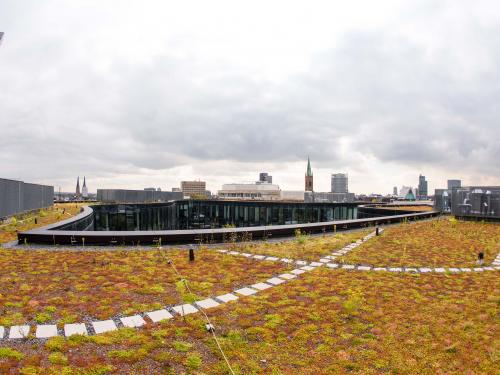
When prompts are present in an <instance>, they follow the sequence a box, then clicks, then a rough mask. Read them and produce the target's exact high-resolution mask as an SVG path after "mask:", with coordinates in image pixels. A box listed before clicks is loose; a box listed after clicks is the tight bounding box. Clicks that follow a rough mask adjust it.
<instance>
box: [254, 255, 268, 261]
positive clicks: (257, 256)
mask: <svg viewBox="0 0 500 375" xmlns="http://www.w3.org/2000/svg"><path fill="white" fill-rule="evenodd" d="M265 257H266V256H265V255H254V256H253V258H254V259H259V260H262V259H264V258H265Z"/></svg>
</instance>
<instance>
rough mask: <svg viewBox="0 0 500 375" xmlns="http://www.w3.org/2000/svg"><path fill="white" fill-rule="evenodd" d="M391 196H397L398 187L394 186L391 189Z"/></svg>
mask: <svg viewBox="0 0 500 375" xmlns="http://www.w3.org/2000/svg"><path fill="white" fill-rule="evenodd" d="M392 195H398V187H397V186H394V187H393V188H392Z"/></svg>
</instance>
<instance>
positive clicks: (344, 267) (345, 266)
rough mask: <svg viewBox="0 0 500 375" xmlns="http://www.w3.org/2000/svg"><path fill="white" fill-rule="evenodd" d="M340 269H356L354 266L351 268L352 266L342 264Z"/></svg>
mask: <svg viewBox="0 0 500 375" xmlns="http://www.w3.org/2000/svg"><path fill="white" fill-rule="evenodd" d="M342 268H343V269H345V270H353V269H355V268H356V267H355V266H353V265H352V264H344V265H343V266H342Z"/></svg>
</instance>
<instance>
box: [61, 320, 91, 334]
mask: <svg viewBox="0 0 500 375" xmlns="http://www.w3.org/2000/svg"><path fill="white" fill-rule="evenodd" d="M71 335H83V336H87V335H88V332H87V327H85V324H83V323H72V324H65V325H64V336H66V337H70V336H71Z"/></svg>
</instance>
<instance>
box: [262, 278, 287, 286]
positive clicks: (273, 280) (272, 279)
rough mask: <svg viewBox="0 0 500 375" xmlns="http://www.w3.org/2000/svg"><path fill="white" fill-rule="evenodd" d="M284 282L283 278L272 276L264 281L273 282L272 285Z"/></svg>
mask: <svg viewBox="0 0 500 375" xmlns="http://www.w3.org/2000/svg"><path fill="white" fill-rule="evenodd" d="M284 282H285V280H283V279H280V278H278V277H272V278H270V279H268V280H266V283H268V284H273V285H279V284H283V283H284Z"/></svg>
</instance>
